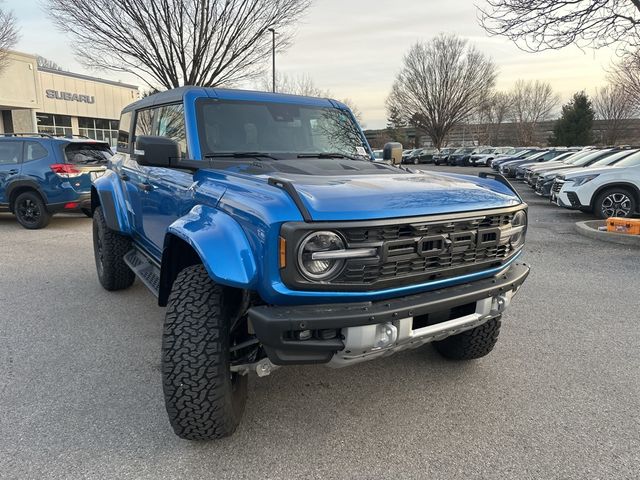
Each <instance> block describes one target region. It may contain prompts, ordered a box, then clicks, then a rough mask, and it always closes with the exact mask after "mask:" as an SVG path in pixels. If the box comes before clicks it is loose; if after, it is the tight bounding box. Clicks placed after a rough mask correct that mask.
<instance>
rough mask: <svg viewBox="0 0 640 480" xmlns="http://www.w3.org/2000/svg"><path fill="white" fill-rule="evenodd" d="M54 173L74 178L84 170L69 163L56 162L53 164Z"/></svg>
mask: <svg viewBox="0 0 640 480" xmlns="http://www.w3.org/2000/svg"><path fill="white" fill-rule="evenodd" d="M51 170H52V171H53V173H55V174H56V175H58V176H59V177H63V178H72V177H77V176H79V175H82V172H81V171H80V170H79V169H78V168H76V167H75V166H74V165H70V164H68V163H54V164H53V165H51Z"/></svg>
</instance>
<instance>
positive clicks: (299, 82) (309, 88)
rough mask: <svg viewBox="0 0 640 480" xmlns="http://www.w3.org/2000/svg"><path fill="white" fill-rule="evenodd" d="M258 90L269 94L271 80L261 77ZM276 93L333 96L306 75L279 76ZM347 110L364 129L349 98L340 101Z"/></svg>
mask: <svg viewBox="0 0 640 480" xmlns="http://www.w3.org/2000/svg"><path fill="white" fill-rule="evenodd" d="M257 88H258V89H259V90H262V91H266V92H269V91H271V89H272V88H273V84H272V79H271V77H269V76H263V77H262V80H261V82H260V84H259V85H258V87H257ZM276 91H277V92H278V93H289V94H291V95H303V96H305V97H322V98H332V97H333V95H332V93H331V91H330V90H322V89H321V88H320V87H318V86H317V85H316V84H315V82H314V81H313V79H312V78H311V77H310V76H309V75H308V74H302V75H297V76H296V75H287V74H280V75H278V76H277V77H276ZM341 102H342V103H344V104H345V105H346V106H347V107H349V109H350V110H351V113H353V116H354V117H355V118H356V120H357V121H358V123H359V124H360V126H361V127H363V128H364V124H363V123H362V111H361V110H360V108H359V107H358V105H356V103H355V102H354V101H353V100H351V99H350V98H345V99H342V100H341Z"/></svg>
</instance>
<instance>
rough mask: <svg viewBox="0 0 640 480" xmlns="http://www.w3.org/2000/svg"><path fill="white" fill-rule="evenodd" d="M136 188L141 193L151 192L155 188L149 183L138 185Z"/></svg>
mask: <svg viewBox="0 0 640 480" xmlns="http://www.w3.org/2000/svg"><path fill="white" fill-rule="evenodd" d="M138 187H139V188H140V190H142V191H143V192H153V190H154V189H155V188H156V187H154V186H153V185H151V184H150V183H139V184H138Z"/></svg>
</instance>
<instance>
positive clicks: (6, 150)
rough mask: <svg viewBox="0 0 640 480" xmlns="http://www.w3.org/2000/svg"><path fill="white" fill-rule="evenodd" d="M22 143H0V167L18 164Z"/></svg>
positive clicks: (20, 158)
mask: <svg viewBox="0 0 640 480" xmlns="http://www.w3.org/2000/svg"><path fill="white" fill-rule="evenodd" d="M22 143H23V142H13V141H10V142H0V165H2V164H14V163H20V161H21V160H22Z"/></svg>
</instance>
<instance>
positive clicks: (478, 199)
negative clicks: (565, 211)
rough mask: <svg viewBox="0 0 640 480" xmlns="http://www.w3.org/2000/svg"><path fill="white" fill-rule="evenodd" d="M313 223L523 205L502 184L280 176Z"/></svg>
mask: <svg viewBox="0 0 640 480" xmlns="http://www.w3.org/2000/svg"><path fill="white" fill-rule="evenodd" d="M278 178H280V179H283V180H288V181H289V182H291V184H292V185H293V186H294V188H295V190H296V192H297V193H298V195H299V196H300V198H301V200H302V203H303V204H304V206H305V207H306V209H307V210H308V212H309V214H310V216H311V218H312V219H313V220H314V221H340V220H368V219H380V218H397V217H412V216H420V215H435V214H444V213H456V212H467V211H474V210H485V209H492V208H500V207H509V206H514V205H518V204H520V203H521V201H520V199H519V198H518V197H517V195H516V194H515V193H514V192H512V191H511V190H510V189H509V188H508V187H507V186H506V185H504V184H502V183H500V182H498V181H495V180H489V179H483V178H479V177H472V176H467V175H457V174H450V175H446V174H435V173H415V174H409V173H398V174H390V175H359V176H317V175H313V176H310V175H291V174H284V175H282V174H280V175H278Z"/></svg>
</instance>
